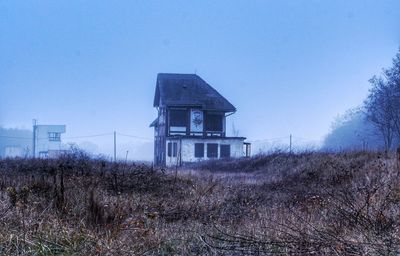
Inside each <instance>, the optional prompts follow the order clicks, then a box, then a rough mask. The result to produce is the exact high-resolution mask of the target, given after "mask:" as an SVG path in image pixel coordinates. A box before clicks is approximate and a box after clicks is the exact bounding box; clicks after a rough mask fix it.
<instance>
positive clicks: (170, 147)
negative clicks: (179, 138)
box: [167, 142, 177, 157]
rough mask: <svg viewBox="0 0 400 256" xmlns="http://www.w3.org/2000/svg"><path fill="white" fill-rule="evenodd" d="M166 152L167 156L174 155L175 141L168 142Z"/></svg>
mask: <svg viewBox="0 0 400 256" xmlns="http://www.w3.org/2000/svg"><path fill="white" fill-rule="evenodd" d="M167 151H168V152H167V154H168V156H169V157H171V156H172V157H176V152H177V143H176V142H168V150H167Z"/></svg>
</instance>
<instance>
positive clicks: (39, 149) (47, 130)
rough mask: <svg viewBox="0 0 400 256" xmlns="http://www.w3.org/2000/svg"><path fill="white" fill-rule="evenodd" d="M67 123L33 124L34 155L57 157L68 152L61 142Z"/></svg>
mask: <svg viewBox="0 0 400 256" xmlns="http://www.w3.org/2000/svg"><path fill="white" fill-rule="evenodd" d="M65 131H66V127H65V125H37V124H34V125H33V157H42V158H47V157H50V158H52V157H57V156H59V155H60V154H62V153H64V152H66V150H65V148H64V147H63V145H62V144H61V134H63V133H65Z"/></svg>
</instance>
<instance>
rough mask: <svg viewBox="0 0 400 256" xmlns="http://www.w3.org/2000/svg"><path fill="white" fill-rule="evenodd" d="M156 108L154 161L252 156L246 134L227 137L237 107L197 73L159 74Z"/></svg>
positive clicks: (172, 163)
mask: <svg viewBox="0 0 400 256" xmlns="http://www.w3.org/2000/svg"><path fill="white" fill-rule="evenodd" d="M154 107H156V108H157V110H158V117H157V118H156V120H154V121H153V123H151V125H150V127H154V163H155V165H158V166H175V165H178V166H180V165H182V164H184V163H188V162H196V161H200V160H207V159H216V158H231V157H242V156H249V155H250V144H249V143H246V142H244V140H245V139H246V138H244V137H227V136H226V117H227V116H229V115H231V114H233V113H235V112H236V108H235V107H234V106H233V105H232V104H231V103H230V102H229V101H228V100H226V99H225V98H224V97H223V96H222V95H221V94H219V93H218V92H217V91H216V90H215V89H214V88H212V87H211V86H210V85H209V84H207V83H206V82H205V81H204V80H203V79H202V78H201V77H199V76H198V75H196V74H163V73H162V74H158V76H157V82H156V91H155V96H154Z"/></svg>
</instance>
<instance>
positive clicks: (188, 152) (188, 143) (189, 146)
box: [165, 138, 244, 166]
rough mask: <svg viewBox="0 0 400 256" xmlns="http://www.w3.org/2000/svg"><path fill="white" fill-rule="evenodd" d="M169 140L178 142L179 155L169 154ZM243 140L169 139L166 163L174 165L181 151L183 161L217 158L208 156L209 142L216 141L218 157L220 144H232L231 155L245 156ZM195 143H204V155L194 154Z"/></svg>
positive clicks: (234, 156)
mask: <svg viewBox="0 0 400 256" xmlns="http://www.w3.org/2000/svg"><path fill="white" fill-rule="evenodd" d="M168 142H176V143H177V156H176V157H173V156H171V157H169V156H168ZM243 142H244V138H207V139H202V138H182V139H167V143H166V149H165V152H167V154H166V165H167V166H174V165H176V164H177V163H179V156H180V154H179V153H181V158H182V163H185V162H197V161H202V160H209V159H216V158H208V157H207V144H208V143H216V144H218V158H220V151H221V147H220V145H230V148H231V152H230V153H231V155H230V157H233V158H237V157H242V156H244V150H243ZM195 143H204V157H202V158H197V157H195V156H194V151H195V146H194V145H195Z"/></svg>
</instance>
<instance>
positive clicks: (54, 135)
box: [49, 132, 61, 141]
mask: <svg viewBox="0 0 400 256" xmlns="http://www.w3.org/2000/svg"><path fill="white" fill-rule="evenodd" d="M49 141H61V133H59V132H49Z"/></svg>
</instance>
